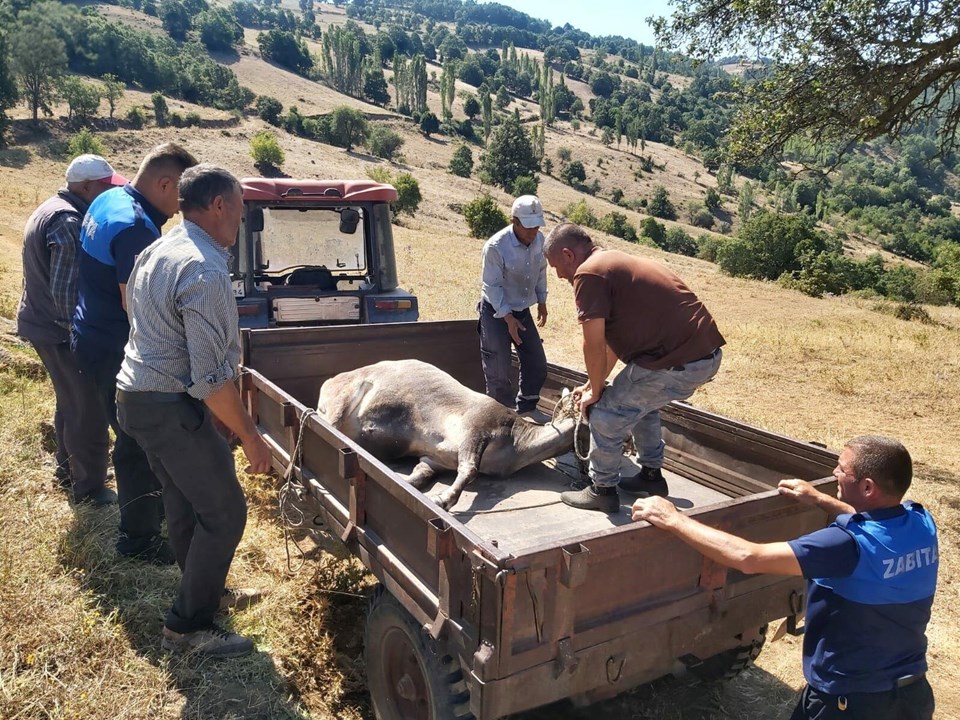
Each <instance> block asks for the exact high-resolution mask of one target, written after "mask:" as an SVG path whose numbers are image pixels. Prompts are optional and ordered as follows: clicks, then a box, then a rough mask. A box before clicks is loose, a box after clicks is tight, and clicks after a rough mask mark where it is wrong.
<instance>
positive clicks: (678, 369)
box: [667, 348, 720, 372]
mask: <svg viewBox="0 0 960 720" xmlns="http://www.w3.org/2000/svg"><path fill="white" fill-rule="evenodd" d="M718 352H720V348H717V349H716V350H714V351H713V352H712V353H710V354H709V355H704V356H703V357H702V358H697V359H696V360H691V361H690V362H688V363H687V364H686V365H674V366H673V367H671V368H667V370H673V371H674V372H681V371H683V370H686V369H687V365H693V363H698V362H703V361H704V360H713V358H715V357H716V356H717V353H718Z"/></svg>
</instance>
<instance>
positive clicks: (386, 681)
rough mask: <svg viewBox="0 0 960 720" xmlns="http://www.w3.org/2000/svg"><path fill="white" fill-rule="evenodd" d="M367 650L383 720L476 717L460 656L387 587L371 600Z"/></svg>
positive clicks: (369, 673)
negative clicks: (438, 640) (447, 648)
mask: <svg viewBox="0 0 960 720" xmlns="http://www.w3.org/2000/svg"><path fill="white" fill-rule="evenodd" d="M364 653H365V656H366V665H367V687H368V688H369V690H370V700H371V704H372V706H373V712H374V715H375V716H376V718H377V720H472V718H473V715H472V714H471V713H470V691H469V689H468V688H467V683H466V681H465V679H464V677H463V670H462V669H461V667H460V662H459V660H457V658H456V657H454V656H453V655H450V654H448V653H447V652H446V651H445V650H444V648H443V647H442V646H441V645H439V644H438V643H436V642H435V641H434V640H433V638H431V637H430V636H429V635H428V634H427V633H426V632H424V630H423V628H422V627H421V626H420V624H419V623H418V622H417V621H416V620H414V619H413V617H411V615H410V613H408V612H407V611H406V609H404V607H403V606H402V605H400V603H399V602H398V601H397V599H396V598H394V597H393V595H391V594H390V593H389V592H388V591H387V590H386V589H385V588H384V587H383V586H382V585H378V586H377V588H376V590H375V591H374V594H373V597H372V598H371V600H370V608H369V610H368V612H367V626H366V630H365V633H364Z"/></svg>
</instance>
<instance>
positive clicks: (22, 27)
mask: <svg viewBox="0 0 960 720" xmlns="http://www.w3.org/2000/svg"><path fill="white" fill-rule="evenodd" d="M10 67H11V69H12V70H13V72H14V74H15V75H16V78H17V81H18V82H19V85H20V90H21V93H20V94H21V96H22V97H23V98H24V99H25V100H26V101H27V104H28V105H29V106H30V111H31V113H32V114H33V120H34V122H36V120H37V114H38V112H39V111H41V110H42V111H43V112H44V114H46V115H52V114H53V113H52V111H51V110H50V103H51V102H52V101H53V100H54V98H56V96H57V83H58V81H59V80H60V77H61V76H62V75H63V73H64V71H65V70H66V68H67V48H66V45H65V44H64V42H63V40H61V39H60V37H59V36H58V35H57V32H56V30H55V29H54V27H53V25H52V24H51V23H49V22H44V21H43V19H42V18H39V17H36V16H31V17H30V19H29V20H28V21H21V22H18V23H17V25H15V26H14V29H13V33H12V34H11V36H10Z"/></svg>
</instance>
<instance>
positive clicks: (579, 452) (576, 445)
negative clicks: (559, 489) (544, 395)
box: [550, 392, 590, 474]
mask: <svg viewBox="0 0 960 720" xmlns="http://www.w3.org/2000/svg"><path fill="white" fill-rule="evenodd" d="M567 398H569V400H568V399H567ZM573 417H575V418H576V420H577V422H576V425H575V426H574V428H573V454H574V455H576V457H577V460H579V461H580V462H581V463H585V462H587V460H588V454H589V452H590V448H589V446H588V447H587V449H586V450H583V449H581V447H580V435H581V432H580V428H581V427H583V414H582V413H580V412H579V411H578V410H577V408H576V406H575V405H574V403H573V393H572V392H571V393H568V394H567V395H563V396H561V397H560V399H559V400H557V403H556V405H554V406H553V416H552V417H551V418H550V424H551V425H553V426H554V427H556V425H557V421H558V420H563V419H565V418H573ZM583 470H584V468H583V467H582V466H581V468H580V472H581V474H582V473H583Z"/></svg>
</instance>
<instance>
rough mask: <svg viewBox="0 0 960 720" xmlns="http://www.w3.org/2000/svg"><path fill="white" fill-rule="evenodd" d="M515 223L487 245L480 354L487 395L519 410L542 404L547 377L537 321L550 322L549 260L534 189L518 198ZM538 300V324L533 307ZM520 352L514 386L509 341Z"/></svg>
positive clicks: (484, 259)
mask: <svg viewBox="0 0 960 720" xmlns="http://www.w3.org/2000/svg"><path fill="white" fill-rule="evenodd" d="M510 214H511V215H512V220H511V223H510V225H508V226H507V227H505V228H503V230H501V231H500V232H498V233H497V234H496V235H494V236H493V237H491V238H490V239H489V240H487V242H486V244H485V245H484V246H483V261H482V262H483V284H482V287H481V299H480V305H479V308H478V310H479V312H480V322H479V323H478V325H477V329H478V331H479V332H480V355H481V363H482V365H483V376H484V379H485V380H486V385H487V395H489V396H490V397H492V398H493V399H494V400H496V401H498V402H500V403H501V404H503V405H506V406H507V407H509V408H512V407H514V405H516V410H517V412H521V413H529V412H533V411H535V410H536V409H537V402H538V401H539V400H540V390H541V388H542V387H543V383H544V382H545V381H546V379H547V358H546V355H545V354H544V352H543V341H542V340H541V339H540V334H539V333H538V332H537V328H538V327H543V326H544V325H546V323H547V261H546V260H545V259H544V257H543V233H542V232H540V228H542V227H543V224H544V223H543V205H541V204H540V200H539V199H538V198H537V197H536V196H535V195H521V196H520V197H518V198H517V199H516V200H514V201H513V208H512V209H511V213H510ZM534 304H536V306H537V322H536V325H534V322H533V316H532V315H531V313H530V307H531V306H532V305H534ZM511 345H512V346H513V347H514V348H516V351H517V357H519V358H520V383H519V385H520V387H519V389H518V392H517V396H516V401H514V397H513V392H512V390H511V387H510V374H509V373H510V347H511Z"/></svg>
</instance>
